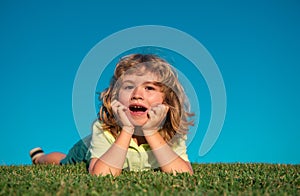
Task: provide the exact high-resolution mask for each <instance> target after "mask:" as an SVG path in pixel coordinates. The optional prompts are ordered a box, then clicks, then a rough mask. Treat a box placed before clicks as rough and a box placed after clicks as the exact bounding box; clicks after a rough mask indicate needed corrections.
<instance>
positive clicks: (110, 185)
mask: <svg viewBox="0 0 300 196" xmlns="http://www.w3.org/2000/svg"><path fill="white" fill-rule="evenodd" d="M193 169H194V173H195V174H194V175H193V176H190V175H188V174H178V175H176V176H174V175H171V174H166V173H162V172H154V171H147V172H123V173H122V175H121V176H119V177H116V178H114V177H112V176H106V177H95V176H91V175H89V174H88V173H87V171H86V169H85V165H83V164H78V165H69V166H49V165H48V166H47V165H39V166H0V179H1V180H0V195H300V165H277V164H193Z"/></svg>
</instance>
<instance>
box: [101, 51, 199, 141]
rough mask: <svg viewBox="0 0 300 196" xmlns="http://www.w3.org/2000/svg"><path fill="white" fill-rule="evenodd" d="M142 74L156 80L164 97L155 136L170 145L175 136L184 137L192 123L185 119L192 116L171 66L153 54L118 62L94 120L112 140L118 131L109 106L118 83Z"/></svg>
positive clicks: (131, 57)
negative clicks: (163, 114)
mask: <svg viewBox="0 0 300 196" xmlns="http://www.w3.org/2000/svg"><path fill="white" fill-rule="evenodd" d="M141 70H142V71H141ZM145 72H150V73H152V74H154V75H155V76H157V78H158V81H156V85H158V86H160V87H161V90H162V92H163V94H164V102H163V103H164V104H166V105H167V106H168V107H169V111H168V113H167V116H166V120H165V123H164V125H163V127H162V128H161V129H160V130H159V133H160V134H161V136H162V137H163V138H164V140H165V141H171V139H172V138H173V137H174V136H175V135H176V134H179V135H184V134H186V133H187V131H188V127H189V126H191V125H193V122H192V121H189V117H190V116H192V115H193V114H192V113H189V111H188V110H189V104H188V102H187V98H186V95H185V93H184V90H183V87H182V85H181V84H180V82H179V80H178V77H177V75H176V72H175V71H174V69H173V68H172V66H171V65H170V64H169V63H168V62H167V61H165V60H164V59H162V58H160V57H158V56H156V55H153V54H131V55H128V56H125V57H123V58H121V59H120V61H119V62H118V63H117V65H116V68H115V71H114V75H113V77H112V78H111V81H110V86H109V87H108V88H107V89H105V90H104V91H103V92H102V93H101V94H100V96H99V100H100V101H101V102H102V105H101V107H100V111H99V114H98V117H99V120H100V121H101V122H102V123H103V125H102V128H103V129H104V130H108V131H110V132H111V134H112V135H113V136H114V137H115V138H116V137H117V135H118V134H119V133H120V131H121V127H120V126H119V125H118V123H117V120H116V119H115V118H114V115H113V111H112V107H111V102H112V100H114V99H117V98H118V97H117V96H118V91H119V88H120V82H119V81H120V80H121V78H122V77H123V76H124V75H125V74H126V75H128V74H133V73H134V74H143V73H145Z"/></svg>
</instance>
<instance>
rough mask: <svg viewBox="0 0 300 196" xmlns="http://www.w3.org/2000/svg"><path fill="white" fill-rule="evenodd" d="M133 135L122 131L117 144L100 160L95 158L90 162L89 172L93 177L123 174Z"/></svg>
mask: <svg viewBox="0 0 300 196" xmlns="http://www.w3.org/2000/svg"><path fill="white" fill-rule="evenodd" d="M131 136H132V134H130V133H128V132H126V131H123V130H122V131H121V133H120V135H119V137H118V138H117V139H116V141H115V143H114V144H113V145H112V146H111V147H110V148H109V149H108V150H107V151H106V153H104V154H103V155H102V156H101V157H100V158H93V159H92V160H91V162H90V166H89V172H90V174H92V175H102V176H104V175H108V174H112V175H114V176H118V175H120V174H121V172H122V168H123V164H124V162H125V159H126V154H127V149H128V147H129V144H130V139H131Z"/></svg>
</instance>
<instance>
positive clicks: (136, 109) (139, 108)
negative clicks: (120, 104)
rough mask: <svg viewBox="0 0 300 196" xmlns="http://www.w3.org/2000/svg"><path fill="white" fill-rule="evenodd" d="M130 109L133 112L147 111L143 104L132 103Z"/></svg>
mask: <svg viewBox="0 0 300 196" xmlns="http://www.w3.org/2000/svg"><path fill="white" fill-rule="evenodd" d="M129 110H130V111H131V112H146V111H147V108H146V107H144V106H142V105H130V106H129Z"/></svg>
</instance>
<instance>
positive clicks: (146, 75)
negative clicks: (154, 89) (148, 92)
mask: <svg viewBox="0 0 300 196" xmlns="http://www.w3.org/2000/svg"><path fill="white" fill-rule="evenodd" d="M122 82H132V83H137V84H141V83H145V82H158V77H157V76H156V75H155V74H154V73H152V72H150V71H146V72H143V73H142V72H133V73H130V74H124V76H123V78H122Z"/></svg>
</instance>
